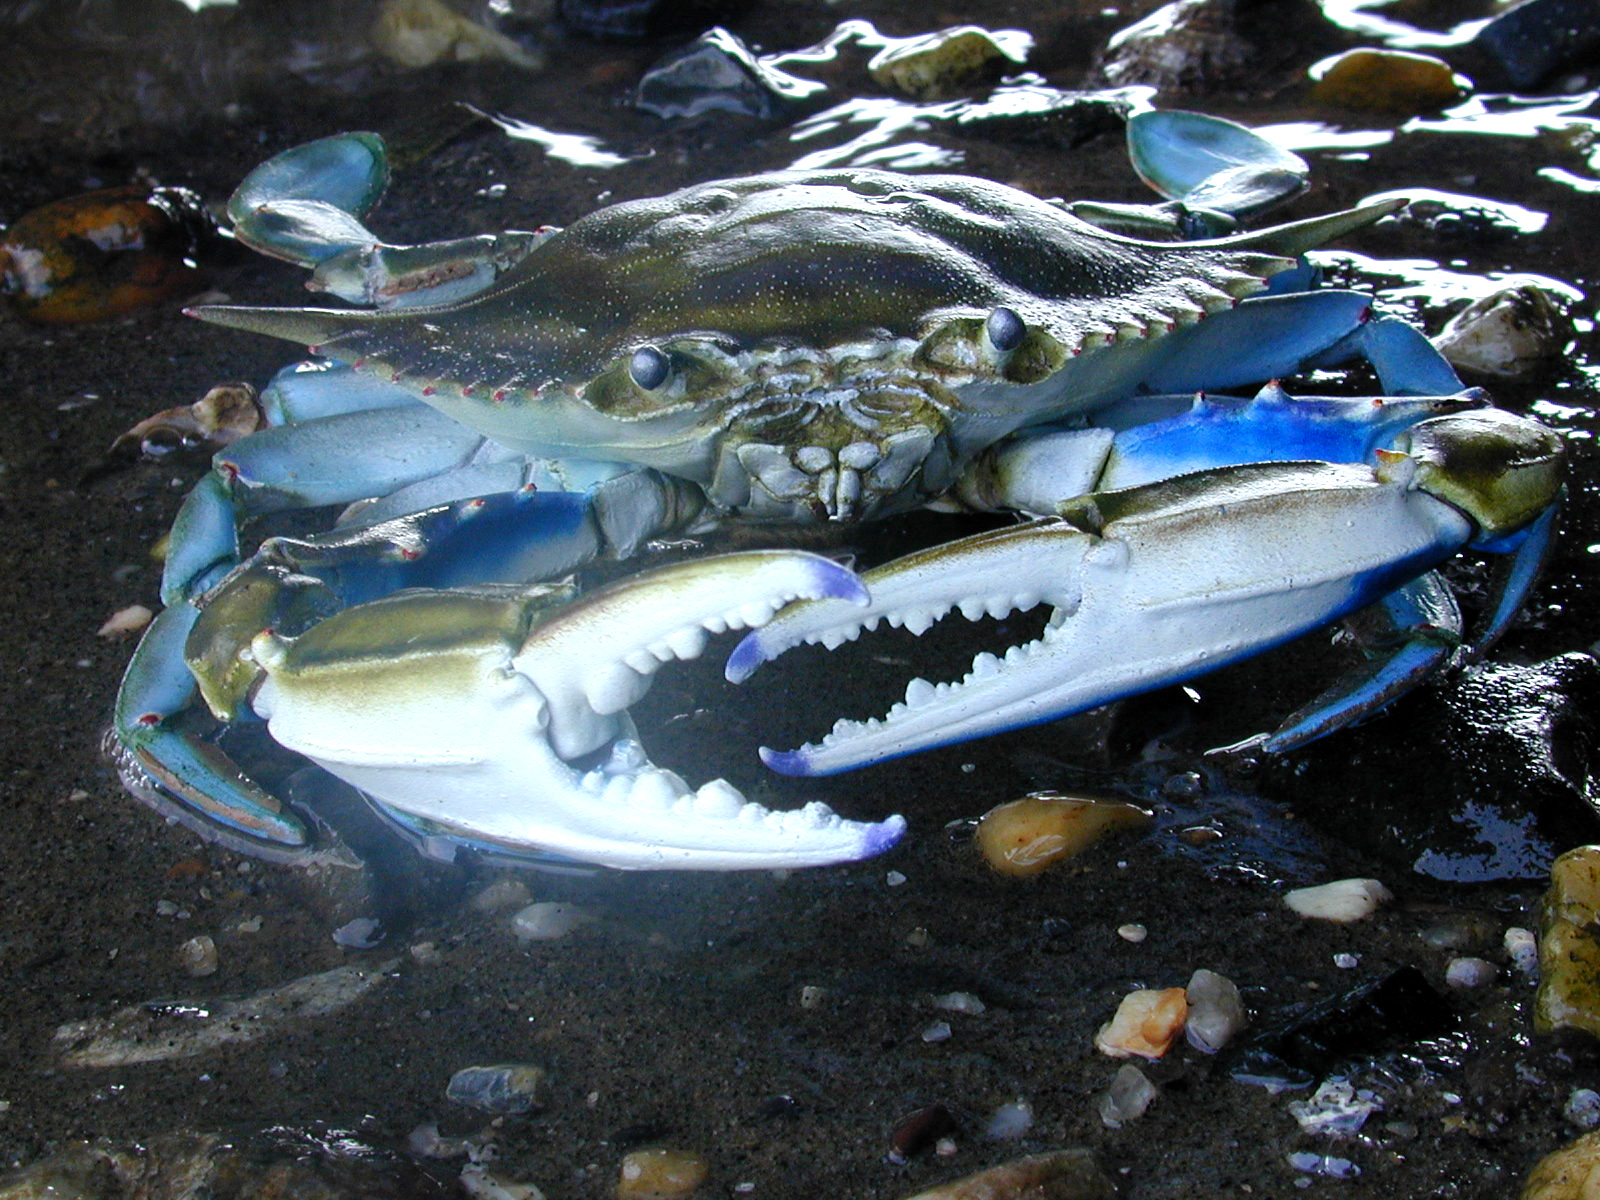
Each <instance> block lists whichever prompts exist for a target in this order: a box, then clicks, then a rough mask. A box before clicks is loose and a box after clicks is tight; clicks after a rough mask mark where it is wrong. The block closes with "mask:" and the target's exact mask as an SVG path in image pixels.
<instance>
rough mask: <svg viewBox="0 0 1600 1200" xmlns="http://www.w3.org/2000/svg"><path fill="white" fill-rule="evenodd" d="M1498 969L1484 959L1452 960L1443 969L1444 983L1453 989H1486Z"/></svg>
mask: <svg viewBox="0 0 1600 1200" xmlns="http://www.w3.org/2000/svg"><path fill="white" fill-rule="evenodd" d="M1498 974H1500V968H1499V967H1497V966H1495V965H1494V964H1493V963H1492V962H1490V961H1489V960H1488V959H1485V958H1473V957H1471V956H1464V957H1461V958H1452V959H1451V960H1450V961H1449V963H1448V964H1446V966H1445V969H1444V981H1445V983H1447V984H1449V985H1450V986H1451V987H1453V988H1461V989H1463V990H1466V989H1469V988H1481V987H1487V986H1488V985H1489V984H1491V983H1493V982H1494V980H1495V976H1497V975H1498Z"/></svg>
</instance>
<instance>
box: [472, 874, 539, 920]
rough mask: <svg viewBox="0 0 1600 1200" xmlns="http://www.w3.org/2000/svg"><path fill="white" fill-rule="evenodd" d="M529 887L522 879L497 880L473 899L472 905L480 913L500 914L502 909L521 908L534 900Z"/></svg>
mask: <svg viewBox="0 0 1600 1200" xmlns="http://www.w3.org/2000/svg"><path fill="white" fill-rule="evenodd" d="M532 899H533V896H532V895H531V894H530V893H529V891H528V885H527V884H525V883H523V882H522V880H520V879H496V880H495V881H494V882H493V883H491V884H490V885H489V886H488V887H486V888H484V889H483V890H482V891H480V892H478V894H477V895H475V896H473V897H472V900H471V904H472V907H473V908H475V909H476V910H477V911H478V912H481V913H493V912H499V911H500V910H501V909H502V908H520V907H522V906H523V905H525V904H527V903H528V901H530V900H532Z"/></svg>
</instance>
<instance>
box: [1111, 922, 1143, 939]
mask: <svg viewBox="0 0 1600 1200" xmlns="http://www.w3.org/2000/svg"><path fill="white" fill-rule="evenodd" d="M1117 936H1118V937H1119V938H1121V939H1122V940H1123V941H1125V942H1133V943H1135V944H1137V943H1139V942H1142V941H1144V940H1145V938H1147V937H1149V936H1150V931H1149V930H1148V929H1146V928H1145V927H1144V926H1143V925H1140V924H1138V923H1136V922H1132V923H1129V924H1127V925H1118V926H1117Z"/></svg>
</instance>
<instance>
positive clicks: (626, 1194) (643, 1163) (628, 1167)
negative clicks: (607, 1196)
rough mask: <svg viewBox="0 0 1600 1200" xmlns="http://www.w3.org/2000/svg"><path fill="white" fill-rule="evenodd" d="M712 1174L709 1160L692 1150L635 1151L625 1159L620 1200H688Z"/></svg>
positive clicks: (620, 1178)
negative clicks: (681, 1197)
mask: <svg viewBox="0 0 1600 1200" xmlns="http://www.w3.org/2000/svg"><path fill="white" fill-rule="evenodd" d="M710 1173H711V1167H710V1165H709V1164H708V1163H707V1162H706V1160H705V1158H704V1157H703V1156H702V1155H699V1154H696V1153H695V1152H694V1151H692V1150H674V1149H670V1148H668V1147H665V1146H653V1147H650V1148H648V1149H644V1150H634V1151H632V1152H631V1153H629V1154H627V1155H625V1156H624V1157H623V1160H622V1170H621V1172H620V1173H619V1177H618V1179H617V1193H616V1194H617V1200H674V1198H675V1197H678V1196H688V1195H691V1194H692V1193H693V1192H694V1190H695V1189H696V1188H698V1187H699V1186H700V1185H701V1184H702V1183H704V1182H705V1181H706V1176H708V1175H709V1174H710Z"/></svg>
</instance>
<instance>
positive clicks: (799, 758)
mask: <svg viewBox="0 0 1600 1200" xmlns="http://www.w3.org/2000/svg"><path fill="white" fill-rule="evenodd" d="M735 653H737V651H735ZM759 753H760V755H761V761H762V762H764V763H766V764H767V766H769V767H770V768H772V769H773V770H774V771H776V772H777V773H778V774H779V775H809V774H811V768H810V766H809V765H808V764H807V762H806V753H805V751H804V750H773V749H770V748H769V747H767V746H763V747H761V749H760V751H759Z"/></svg>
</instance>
